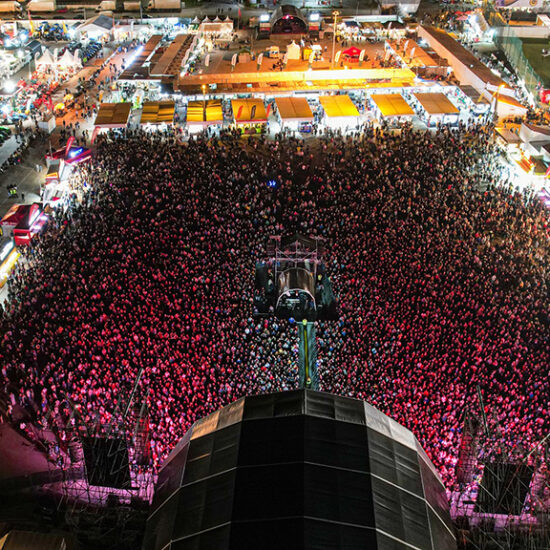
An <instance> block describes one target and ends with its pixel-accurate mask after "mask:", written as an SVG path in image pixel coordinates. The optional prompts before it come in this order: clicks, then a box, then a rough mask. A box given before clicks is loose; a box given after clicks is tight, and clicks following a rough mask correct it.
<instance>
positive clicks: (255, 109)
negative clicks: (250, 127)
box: [231, 98, 267, 124]
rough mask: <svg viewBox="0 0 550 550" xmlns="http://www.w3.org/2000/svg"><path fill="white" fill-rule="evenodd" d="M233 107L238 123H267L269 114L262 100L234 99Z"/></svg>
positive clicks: (232, 101)
mask: <svg viewBox="0 0 550 550" xmlns="http://www.w3.org/2000/svg"><path fill="white" fill-rule="evenodd" d="M231 106H232V108H233V116H234V118H235V121H236V122H237V123H241V124H242V123H246V122H267V113H266V111H265V106H264V102H263V101H262V100H261V99H256V98H248V99H232V100H231Z"/></svg>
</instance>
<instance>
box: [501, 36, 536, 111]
mask: <svg viewBox="0 0 550 550" xmlns="http://www.w3.org/2000/svg"><path fill="white" fill-rule="evenodd" d="M513 32H514V31H513V29H510V28H509V27H500V28H498V29H496V33H495V44H496V45H497V46H498V47H499V48H500V49H501V50H502V51H503V52H504V55H505V56H506V57H507V59H508V61H509V62H510V64H511V65H512V67H513V68H514V70H515V71H516V74H517V75H518V77H519V78H521V79H522V80H523V81H524V82H525V87H526V88H527V90H528V91H529V92H531V94H532V95H533V97H534V98H535V99H536V100H537V99H538V98H539V90H540V87H541V86H542V80H541V78H540V76H539V75H538V74H537V73H536V72H535V70H534V69H533V67H532V66H531V64H530V63H529V60H528V59H527V57H525V54H524V53H523V41H522V40H521V39H520V38H518V37H517V36H514V34H513Z"/></svg>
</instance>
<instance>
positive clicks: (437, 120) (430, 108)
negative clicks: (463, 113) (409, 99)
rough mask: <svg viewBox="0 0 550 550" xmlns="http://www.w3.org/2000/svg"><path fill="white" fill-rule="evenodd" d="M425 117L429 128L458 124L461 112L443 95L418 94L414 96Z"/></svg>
mask: <svg viewBox="0 0 550 550" xmlns="http://www.w3.org/2000/svg"><path fill="white" fill-rule="evenodd" d="M413 96H414V97H415V98H416V100H417V101H418V103H419V104H420V110H421V112H422V115H423V119H424V122H426V124H427V125H428V126H437V125H438V124H450V125H454V124H458V117H459V115H460V111H459V110H458V109H457V108H456V107H455V106H454V105H453V104H452V103H451V101H450V100H449V99H448V98H447V96H446V95H445V94H443V93H440V92H439V93H418V94H413Z"/></svg>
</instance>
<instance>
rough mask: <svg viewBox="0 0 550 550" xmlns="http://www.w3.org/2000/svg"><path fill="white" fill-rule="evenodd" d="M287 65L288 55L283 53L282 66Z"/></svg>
mask: <svg viewBox="0 0 550 550" xmlns="http://www.w3.org/2000/svg"><path fill="white" fill-rule="evenodd" d="M287 63H288V54H287V53H285V55H284V56H283V65H286V64H287Z"/></svg>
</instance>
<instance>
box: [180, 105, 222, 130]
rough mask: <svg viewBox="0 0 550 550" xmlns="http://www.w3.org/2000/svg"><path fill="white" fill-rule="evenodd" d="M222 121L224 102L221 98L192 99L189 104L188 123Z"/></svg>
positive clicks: (217, 122)
mask: <svg viewBox="0 0 550 550" xmlns="http://www.w3.org/2000/svg"><path fill="white" fill-rule="evenodd" d="M222 122H223V110H222V102H221V101H220V100H219V99H209V100H208V101H190V102H189V103H188V104H187V124H200V125H204V124H206V123H212V124H221V123H222Z"/></svg>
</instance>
